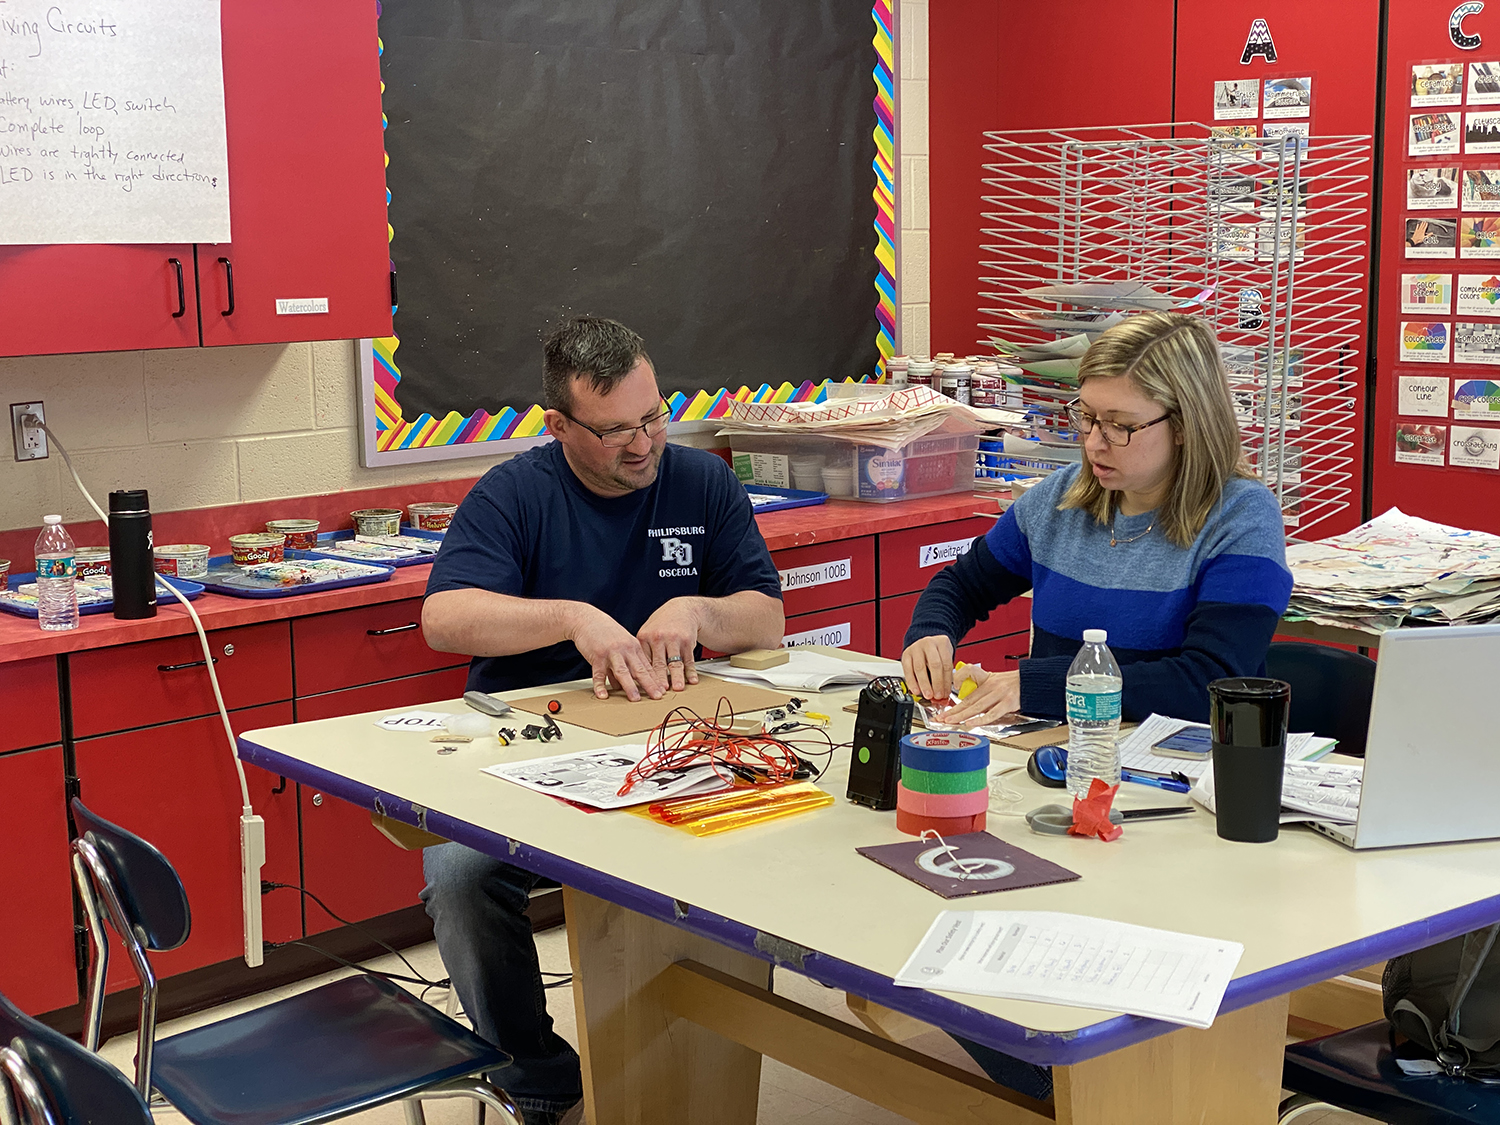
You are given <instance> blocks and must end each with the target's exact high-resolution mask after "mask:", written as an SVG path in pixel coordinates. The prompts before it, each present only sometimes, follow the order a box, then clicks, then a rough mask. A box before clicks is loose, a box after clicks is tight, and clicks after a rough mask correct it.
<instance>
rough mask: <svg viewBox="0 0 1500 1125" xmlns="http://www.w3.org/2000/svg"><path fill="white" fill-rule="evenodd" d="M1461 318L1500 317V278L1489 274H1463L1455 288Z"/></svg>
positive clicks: (1456, 308)
mask: <svg viewBox="0 0 1500 1125" xmlns="http://www.w3.org/2000/svg"><path fill="white" fill-rule="evenodd" d="M1453 291H1454V296H1455V297H1456V298H1457V305H1456V307H1455V311H1456V312H1457V313H1458V315H1459V316H1500V278H1497V277H1496V276H1495V275H1494V274H1488V273H1461V274H1459V275H1458V282H1457V284H1455V285H1454V287H1453Z"/></svg>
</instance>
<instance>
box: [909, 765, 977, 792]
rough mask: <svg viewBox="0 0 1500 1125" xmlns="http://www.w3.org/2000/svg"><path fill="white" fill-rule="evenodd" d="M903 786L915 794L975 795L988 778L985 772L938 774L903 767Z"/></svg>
mask: <svg viewBox="0 0 1500 1125" xmlns="http://www.w3.org/2000/svg"><path fill="white" fill-rule="evenodd" d="M901 784H902V785H904V786H906V787H907V788H908V789H910V790H912V792H914V793H975V792H978V791H979V790H980V789H983V788H984V787H985V784H986V777H985V771H984V770H966V771H965V772H963V773H938V772H937V771H936V770H914V769H912V768H911V767H910V766H902V767H901Z"/></svg>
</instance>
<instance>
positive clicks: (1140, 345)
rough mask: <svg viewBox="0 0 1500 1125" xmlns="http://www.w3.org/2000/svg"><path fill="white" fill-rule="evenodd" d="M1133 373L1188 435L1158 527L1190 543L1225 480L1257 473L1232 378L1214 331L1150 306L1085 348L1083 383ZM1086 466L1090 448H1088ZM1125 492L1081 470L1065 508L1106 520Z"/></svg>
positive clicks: (1080, 377) (1080, 375)
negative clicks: (1245, 446) (1244, 441)
mask: <svg viewBox="0 0 1500 1125" xmlns="http://www.w3.org/2000/svg"><path fill="white" fill-rule="evenodd" d="M1120 376H1125V377H1127V378H1129V379H1130V380H1131V381H1132V382H1134V383H1135V385H1136V386H1138V387H1140V389H1141V391H1142V392H1143V393H1144V394H1145V395H1146V397H1147V398H1149V399H1151V400H1152V401H1153V402H1156V403H1158V404H1160V406H1161V408H1162V409H1163V410H1165V411H1166V412H1167V414H1168V415H1169V419H1168V422H1167V424H1168V425H1170V426H1171V427H1172V429H1173V431H1174V432H1175V433H1177V434H1179V435H1180V436H1181V438H1182V441H1181V443H1180V444H1179V445H1178V446H1176V462H1177V463H1176V465H1175V466H1174V467H1173V475H1172V484H1171V488H1170V489H1169V490H1168V493H1167V498H1166V500H1165V501H1164V502H1163V504H1162V506H1161V508H1160V514H1159V515H1158V516H1157V526H1159V527H1160V528H1161V529H1162V532H1163V534H1165V535H1166V537H1167V538H1168V539H1169V540H1171V541H1172V542H1173V543H1175V544H1177V545H1178V546H1179V547H1189V546H1191V545H1192V543H1193V540H1195V539H1196V538H1197V537H1198V533H1199V532H1200V531H1202V530H1203V525H1204V524H1205V523H1207V522H1208V516H1209V513H1210V512H1212V511H1213V508H1214V505H1215V504H1217V503H1218V502H1219V497H1220V495H1221V494H1222V493H1223V491H1224V485H1225V484H1227V483H1228V482H1229V481H1230V479H1232V478H1234V477H1247V478H1250V479H1252V480H1253V479H1255V472H1254V471H1253V470H1252V469H1251V468H1250V465H1249V463H1248V462H1247V461H1246V460H1245V454H1244V451H1243V450H1242V449H1241V448H1240V429H1239V425H1238V424H1237V423H1236V422H1235V418H1234V404H1233V402H1232V401H1231V399H1230V397H1229V381H1228V380H1227V379H1226V378H1225V377H1224V363H1223V360H1221V359H1220V358H1219V342H1218V340H1216V339H1215V338H1214V333H1213V329H1212V328H1210V327H1209V326H1208V322H1207V321H1205V320H1203V319H1202V318H1200V317H1196V316H1189V315H1188V314H1186V313H1169V312H1147V313H1137V314H1136V315H1134V316H1131V317H1128V318H1127V319H1126V320H1125V322H1124V323H1123V324H1118V325H1116V326H1115V327H1114V328H1111V329H1110V330H1109V331H1107V332H1105V333H1104V334H1103V335H1101V336H1100V337H1099V339H1098V340H1096V341H1094V344H1093V346H1092V347H1091V348H1089V350H1088V351H1087V352H1086V353H1084V357H1083V362H1082V363H1080V364H1079V369H1078V385H1079V386H1080V387H1082V386H1083V385H1084V383H1086V382H1088V380H1090V379H1117V378H1119V377H1120ZM1084 461H1085V464H1087V461H1088V453H1087V452H1086V451H1085V453H1084ZM1118 496H1119V494H1118V493H1117V492H1111V491H1109V490H1108V489H1106V488H1104V487H1103V486H1102V485H1100V483H1099V481H1098V479H1097V478H1096V477H1095V476H1094V474H1093V473H1091V472H1087V471H1084V472H1081V473H1079V474H1078V476H1077V478H1076V479H1075V480H1074V481H1073V483H1072V485H1071V486H1070V487H1069V488H1068V491H1067V493H1066V494H1064V496H1063V498H1062V503H1060V504H1059V505H1058V508H1059V509H1061V508H1082V509H1083V510H1084V511H1086V512H1088V513H1089V514H1090V515H1092V516H1093V517H1094V518H1095V519H1096V520H1098V521H1099V522H1100V523H1106V522H1108V521H1109V520H1110V519H1111V518H1112V517H1113V515H1114V509H1115V507H1116V505H1117V504H1118V502H1119V500H1118Z"/></svg>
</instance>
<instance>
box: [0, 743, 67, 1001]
mask: <svg viewBox="0 0 1500 1125" xmlns="http://www.w3.org/2000/svg"><path fill="white" fill-rule="evenodd" d="M0 794H6V795H8V797H9V799H8V800H5V801H4V803H3V806H0V807H3V808H4V810H5V815H4V816H0V857H3V861H0V903H3V904H4V912H3V914H0V993H4V994H5V996H6V997H8V998H9V999H10V1001H11V1002H12V1003H13V1004H15V1005H16V1006H18V1007H19V1008H20V1009H21V1010H22V1011H23V1012H28V1013H30V1014H32V1015H36V1014H37V1013H39V1012H51V1011H54V1010H55V1009H57V1008H66V1007H68V1006H69V1005H70V1004H76V1003H77V1002H78V969H77V966H76V963H75V957H74V952H73V895H72V891H71V890H70V889H69V888H70V886H71V883H70V882H69V880H70V879H71V878H72V875H71V873H70V871H69V867H68V863H69V860H68V818H67V814H66V812H65V811H64V810H65V809H66V806H67V797H66V796H65V791H64V784H63V758H62V747H60V746H48V747H46V748H45V749H42V750H28V751H26V752H24V753H20V754H5V755H0Z"/></svg>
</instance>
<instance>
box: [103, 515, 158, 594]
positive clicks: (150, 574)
mask: <svg viewBox="0 0 1500 1125" xmlns="http://www.w3.org/2000/svg"><path fill="white" fill-rule="evenodd" d="M109 584H110V588H111V590H112V591H113V593H114V599H115V616H116V617H121V618H125V619H127V620H134V619H136V618H141V617H155V616H156V567H155V558H154V556H153V554H152V550H151V506H150V501H149V500H148V498H147V496H146V490H145V489H144V488H133V489H127V490H123V491H120V492H111V493H110V494H109Z"/></svg>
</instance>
